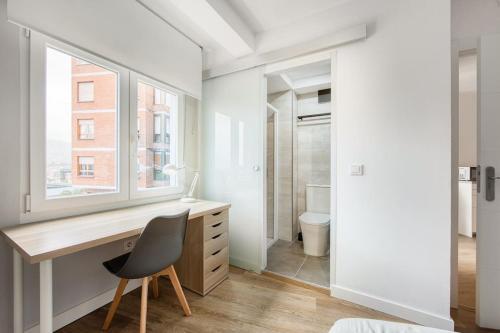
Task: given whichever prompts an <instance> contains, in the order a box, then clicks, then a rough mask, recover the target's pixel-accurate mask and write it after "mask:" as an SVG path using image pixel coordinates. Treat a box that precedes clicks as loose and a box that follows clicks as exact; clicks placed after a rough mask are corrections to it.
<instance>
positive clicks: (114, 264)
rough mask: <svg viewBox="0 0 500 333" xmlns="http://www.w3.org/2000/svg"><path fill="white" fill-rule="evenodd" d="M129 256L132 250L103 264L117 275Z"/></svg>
mask: <svg viewBox="0 0 500 333" xmlns="http://www.w3.org/2000/svg"><path fill="white" fill-rule="evenodd" d="M129 256H130V252H129V253H125V254H122V255H121V256H118V257H116V258H113V259H111V260H108V261H105V262H103V263H102V264H103V266H104V267H106V269H107V270H108V271H109V272H110V273H111V274H114V275H116V273H118V272H119V271H120V269H122V267H123V265H125V263H126V262H127V259H128V257H129Z"/></svg>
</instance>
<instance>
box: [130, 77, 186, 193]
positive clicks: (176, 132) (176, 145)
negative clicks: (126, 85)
mask: <svg viewBox="0 0 500 333" xmlns="http://www.w3.org/2000/svg"><path fill="white" fill-rule="evenodd" d="M138 82H142V83H145V84H149V85H152V86H154V87H155V88H160V89H163V90H165V91H168V92H170V93H172V94H175V95H177V98H178V99H177V115H176V116H171V119H170V124H171V126H172V133H171V135H170V156H172V154H174V156H175V155H177V163H176V165H177V167H179V168H180V167H182V166H184V123H185V109H184V105H185V101H184V99H185V94H184V93H183V92H182V91H180V90H178V89H175V88H173V87H171V86H168V85H166V84H164V83H162V82H159V81H156V80H154V79H151V78H149V77H147V76H144V75H140V74H138V73H135V72H131V73H130V119H135V120H137V116H138V114H137V107H138V103H137V93H138V91H137V83H138ZM174 118H176V119H174ZM130 137H131V138H132V142H131V145H130V166H129V167H130V175H131V177H130V197H131V199H139V198H150V197H157V196H175V197H176V198H178V197H180V196H181V194H182V193H183V192H184V181H185V175H184V170H179V171H178V173H177V175H175V176H171V177H170V179H171V180H173V181H175V182H176V185H175V186H168V187H152V188H147V189H139V188H138V186H137V185H138V181H137V171H138V170H137V143H138V142H137V121H132V122H131V123H130Z"/></svg>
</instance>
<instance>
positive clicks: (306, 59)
mask: <svg viewBox="0 0 500 333" xmlns="http://www.w3.org/2000/svg"><path fill="white" fill-rule="evenodd" d="M325 60H329V61H330V63H331V83H330V84H331V88H332V90H331V103H330V112H331V117H330V119H331V126H330V128H331V132H330V134H331V138H330V149H331V160H330V172H331V177H330V290H331V295H333V286H334V285H335V283H336V275H335V272H336V269H335V267H336V255H337V223H338V205H337V202H338V193H337V184H338V181H337V179H338V172H337V170H338V158H337V126H334V125H336V124H337V87H338V85H337V51H336V49H329V50H326V51H321V52H316V53H312V54H308V55H305V56H299V57H295V58H292V59H288V60H284V61H281V62H277V63H273V64H269V65H266V66H265V69H264V71H263V80H265V81H266V83H267V77H268V76H270V75H277V74H280V73H282V72H285V71H287V70H289V69H292V68H295V67H299V66H304V65H308V64H313V63H316V62H320V61H325ZM265 86H266V87H267V84H266V85H265ZM290 88H291V89H292V90H293V87H290ZM263 95H264V96H263V98H264V102H265V103H263V104H265V105H266V110H265V111H266V112H267V91H266V93H265V94H263ZM276 124H277V123H276ZM263 132H264V140H265V139H267V126H264V131H263ZM264 142H266V141H264ZM266 147H267V144H265V147H264V166H265V167H266V168H267V149H266ZM275 149H277V145H275ZM276 167H277V163H276V164H275V168H276ZM264 178H265V179H264V187H263V188H264V191H265V192H264V193H267V177H264ZM275 186H277V182H275ZM276 194H277V191H275V195H276ZM263 201H264V203H263V207H264V216H267V206H266V201H267V198H266V196H265V195H264V198H263ZM276 202H277V201H276V200H275V205H276ZM276 213H277V210H275V214H276ZM264 221H265V220H264ZM264 221H263V226H262V227H263V228H266V224H265V222H264ZM275 223H277V219H275ZM275 226H276V225H275ZM274 231H275V232H277V228H275V230H274ZM261 243H262V244H261V251H262V264H263V266H262V269H263V270H265V268H266V266H267V237H266V233H265V232H264V233H263V237H262V240H261Z"/></svg>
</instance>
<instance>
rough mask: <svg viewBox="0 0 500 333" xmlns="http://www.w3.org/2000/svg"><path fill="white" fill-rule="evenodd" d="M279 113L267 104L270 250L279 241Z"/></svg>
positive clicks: (267, 220)
mask: <svg viewBox="0 0 500 333" xmlns="http://www.w3.org/2000/svg"><path fill="white" fill-rule="evenodd" d="M278 115H279V111H278V109H277V108H275V107H274V106H273V105H272V104H270V103H267V121H266V128H267V139H266V141H265V142H266V150H267V153H266V159H267V163H266V179H267V186H266V188H267V193H266V200H267V205H266V207H267V213H266V245H267V248H268V249H269V248H270V247H271V246H273V245H274V243H276V241H277V240H278V226H277V222H278V200H279V194H278V181H277V179H279V170H278V165H279V162H278V158H279V156H278V149H277V147H278V140H279V139H278V124H279V118H278Z"/></svg>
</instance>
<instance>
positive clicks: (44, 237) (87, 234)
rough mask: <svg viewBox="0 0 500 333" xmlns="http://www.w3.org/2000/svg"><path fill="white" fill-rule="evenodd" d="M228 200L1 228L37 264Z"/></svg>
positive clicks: (215, 208) (220, 207)
mask: <svg viewBox="0 0 500 333" xmlns="http://www.w3.org/2000/svg"><path fill="white" fill-rule="evenodd" d="M230 206H231V205H230V204H228V203H221V202H213V201H203V200H200V201H197V202H194V203H183V202H180V201H179V200H174V201H167V202H161V203H154V204H148V205H142V206H136V207H130V208H124V209H117V210H112V211H107V212H101V213H94V214H88V215H81V216H76V217H69V218H63V219H55V220H50V221H45V222H37V223H29V224H22V225H17V226H14V227H8V228H4V229H2V230H0V232H1V233H2V235H3V236H4V237H5V238H6V240H7V242H8V243H9V244H10V245H11V246H12V247H13V248H15V249H16V250H17V251H18V252H19V253H20V254H21V255H22V256H23V258H24V259H25V260H26V261H27V262H29V263H31V264H35V263H38V262H40V261H43V260H47V259H52V258H57V257H60V256H64V255H67V254H71V253H75V252H78V251H82V250H85V249H89V248H92V247H96V246H99V245H103V244H107V243H111V242H114V241H116V240H120V239H125V238H128V237H131V236H136V235H139V234H140V233H141V232H142V229H144V227H145V226H146V224H147V223H148V222H149V221H151V219H153V218H154V217H156V216H160V215H170V214H176V213H180V212H182V211H184V210H186V209H188V208H190V209H191V211H190V213H189V219H194V218H197V217H200V216H203V215H207V214H212V213H216V212H220V211H221V210H224V209H228V208H229V207H230Z"/></svg>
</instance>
